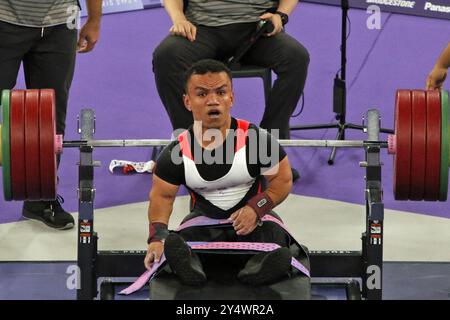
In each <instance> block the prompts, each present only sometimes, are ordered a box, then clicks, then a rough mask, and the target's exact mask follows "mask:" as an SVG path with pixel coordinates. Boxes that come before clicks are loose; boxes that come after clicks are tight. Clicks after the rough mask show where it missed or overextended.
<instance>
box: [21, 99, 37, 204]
mask: <svg viewBox="0 0 450 320" xmlns="http://www.w3.org/2000/svg"><path fill="white" fill-rule="evenodd" d="M39 158H40V152H39V90H27V91H26V93H25V161H26V162H25V175H26V179H27V182H26V189H27V199H29V200H39V199H41V173H40V160H39Z"/></svg>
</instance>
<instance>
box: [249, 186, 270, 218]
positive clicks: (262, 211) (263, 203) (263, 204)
mask: <svg viewBox="0 0 450 320" xmlns="http://www.w3.org/2000/svg"><path fill="white" fill-rule="evenodd" d="M247 205H248V206H249V207H251V208H252V209H253V210H255V212H256V214H257V215H258V218H260V219H261V218H262V217H264V216H265V215H266V214H268V213H269V212H270V211H272V209H273V207H275V204H274V203H273V201H272V199H270V197H269V195H268V194H267V193H265V192H263V193H258V194H257V195H256V196H254V197H253V198H251V199H250V200H249V201H248V202H247Z"/></svg>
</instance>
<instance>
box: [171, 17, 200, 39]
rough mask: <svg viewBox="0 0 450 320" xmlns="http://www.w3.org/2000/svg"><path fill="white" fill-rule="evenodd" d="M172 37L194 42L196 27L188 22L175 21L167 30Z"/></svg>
mask: <svg viewBox="0 0 450 320" xmlns="http://www.w3.org/2000/svg"><path fill="white" fill-rule="evenodd" d="M169 32H170V34H171V35H173V36H181V37H185V38H186V39H188V40H189V41H191V42H192V41H195V37H196V36H197V27H196V26H194V25H193V24H192V23H190V22H189V21H188V20H181V21H177V22H175V23H174V24H173V26H172V27H171V28H170V30H169Z"/></svg>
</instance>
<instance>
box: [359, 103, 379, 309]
mask: <svg viewBox="0 0 450 320" xmlns="http://www.w3.org/2000/svg"><path fill="white" fill-rule="evenodd" d="M367 121H368V124H367V131H368V135H369V139H371V140H378V135H379V131H380V126H379V114H378V112H377V111H376V110H369V111H368V113H367ZM365 151H366V160H365V161H364V162H362V163H361V166H362V167H365V168H366V176H365V179H366V192H365V198H366V231H365V232H364V233H363V234H362V238H361V240H362V248H363V250H362V258H363V261H362V262H363V268H362V270H363V271H364V273H363V274H362V296H363V297H364V298H366V299H369V300H381V299H382V279H383V278H382V270H383V220H384V204H383V189H382V184H381V166H382V163H381V161H380V147H379V146H377V145H367V146H366V147H365Z"/></svg>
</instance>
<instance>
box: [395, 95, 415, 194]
mask: <svg viewBox="0 0 450 320" xmlns="http://www.w3.org/2000/svg"><path fill="white" fill-rule="evenodd" d="M411 105H412V97H411V92H410V91H409V90H398V91H397V98H396V105H395V135H396V137H397V151H396V153H395V155H394V197H395V199H396V200H407V199H408V198H409V189H410V181H411V180H410V175H411V127H412V119H411V118H412V117H411V109H412V106H411Z"/></svg>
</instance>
